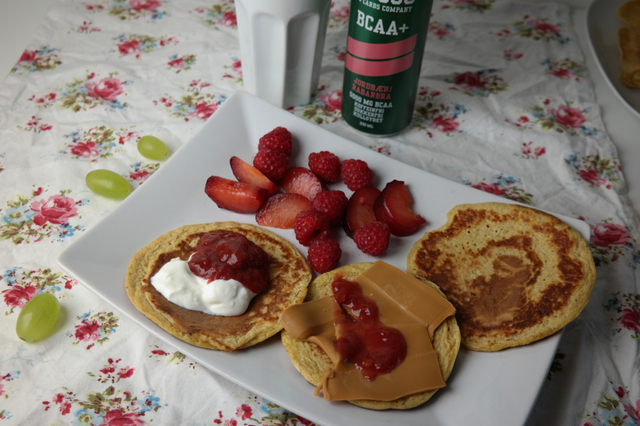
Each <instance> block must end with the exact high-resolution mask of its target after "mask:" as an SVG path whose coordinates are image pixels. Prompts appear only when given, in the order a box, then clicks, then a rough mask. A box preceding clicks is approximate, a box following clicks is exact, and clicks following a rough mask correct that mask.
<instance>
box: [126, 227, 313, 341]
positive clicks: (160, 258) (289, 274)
mask: <svg viewBox="0 0 640 426" xmlns="http://www.w3.org/2000/svg"><path fill="white" fill-rule="evenodd" d="M215 230H227V231H233V232H237V233H239V234H242V235H244V236H245V237H246V238H247V239H248V240H249V241H251V242H253V243H255V244H257V245H258V246H259V247H261V248H262V249H263V250H264V251H265V252H266V253H267V254H268V255H269V260H270V264H269V269H270V277H269V283H268V284H267V287H266V288H265V289H264V290H263V291H262V292H261V293H259V294H258V295H257V296H255V297H254V298H253V300H252V301H251V303H250V304H249V307H248V308H247V311H246V312H245V313H244V314H243V315H239V316H229V317H225V316H216V315H209V314H205V313H204V312H199V311H192V310H189V309H185V308H182V307H180V306H178V305H176V304H174V303H172V302H170V301H168V300H167V299H166V298H165V297H164V296H162V294H160V293H159V292H158V291H157V290H156V289H155V288H154V287H153V286H152V285H151V284H150V278H151V277H152V276H153V275H154V274H155V273H156V272H157V271H158V270H159V269H160V268H161V267H162V266H163V265H164V264H165V263H167V262H169V261H170V260H171V259H173V258H176V257H179V258H181V259H182V260H187V259H188V258H189V256H190V255H191V253H192V252H193V251H194V248H195V245H196V244H197V242H198V240H199V238H200V237H201V236H202V235H204V234H206V233H208V232H211V231H215ZM311 277H312V272H311V268H310V267H309V264H308V263H307V261H306V259H305V258H304V257H303V256H302V255H301V254H300V252H299V251H298V250H297V249H296V248H295V247H294V246H293V245H292V244H291V243H289V242H288V241H287V240H285V239H284V238H282V237H280V236H278V235H276V234H274V233H273V232H271V231H268V230H266V229H262V228H260V227H258V226H254V225H247V224H240V223H235V222H218V223H210V224H200V225H186V226H183V227H180V228H178V229H176V230H173V231H171V232H168V233H166V234H164V235H162V236H160V237H159V238H157V239H156V240H154V241H152V242H151V243H150V244H149V245H147V246H146V247H144V248H143V249H142V250H140V251H139V252H138V253H137V254H136V255H135V256H134V257H133V259H132V260H131V263H130V264H129V269H128V271H127V277H126V290H127V294H128V295H129V299H130V300H131V302H132V303H133V305H134V306H135V307H136V308H137V309H138V310H139V311H140V312H142V313H143V314H144V315H145V316H146V317H147V318H149V319H150V320H151V321H153V322H154V323H156V324H157V325H158V326H160V327H161V328H163V329H164V330H165V331H167V332H168V333H170V334H171V335H173V336H175V337H177V338H178V339H180V340H183V341H185V342H187V343H190V344H192V345H195V346H199V347H202V348H209V349H219V350H225V351H231V350H236V349H241V348H246V347H248V346H252V345H255V344H256V343H259V342H262V341H263V340H265V339H267V338H269V337H271V336H273V335H274V334H276V333H278V332H279V331H280V330H281V329H282V322H281V321H280V315H281V314H282V312H283V311H284V310H285V309H286V308H287V307H289V306H290V305H292V304H296V303H301V302H302V301H303V300H304V297H305V295H306V294H307V286H308V285H309V282H310V281H311Z"/></svg>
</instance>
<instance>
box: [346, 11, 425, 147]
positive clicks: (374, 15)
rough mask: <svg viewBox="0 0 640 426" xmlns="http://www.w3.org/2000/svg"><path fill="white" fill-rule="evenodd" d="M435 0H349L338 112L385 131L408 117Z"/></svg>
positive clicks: (364, 127)
mask: <svg viewBox="0 0 640 426" xmlns="http://www.w3.org/2000/svg"><path fill="white" fill-rule="evenodd" d="M432 4H433V0H351V10H350V15H349V36H348V38H347V56H346V63H345V70H344V86H343V90H342V116H343V117H344V119H345V121H346V122H347V123H348V124H349V125H350V126H352V127H353V128H355V129H356V130H359V131H361V132H364V133H367V134H370V135H372V136H388V135H392V134H395V133H398V132H400V131H401V130H403V129H404V128H405V127H407V126H408V125H409V123H411V118H412V117H413V108H414V106H415V100H416V94H417V90H418V78H419V77H420V67H421V65H422V56H423V53H424V45H425V42H426V40H427V31H428V29H429V18H430V16H431V6H432Z"/></svg>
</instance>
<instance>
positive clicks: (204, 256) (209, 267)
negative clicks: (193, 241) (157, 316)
mask: <svg viewBox="0 0 640 426" xmlns="http://www.w3.org/2000/svg"><path fill="white" fill-rule="evenodd" d="M189 269H190V270H191V272H192V273H193V274H194V275H197V276H199V277H202V278H204V279H206V280H208V281H209V282H212V281H215V280H236V281H239V282H240V283H241V284H242V285H243V286H245V287H246V288H247V289H248V290H251V291H252V292H254V293H260V292H261V291H262V290H264V288H265V287H266V286H267V283H268V282H269V255H267V253H266V252H265V251H264V250H262V249H261V248H260V247H258V246H257V245H256V244H254V243H253V242H251V241H249V240H248V239H247V238H246V237H245V236H244V235H240V234H238V233H235V232H231V231H214V232H209V233H208V234H205V235H203V236H202V237H201V238H200V240H199V241H198V244H197V245H196V250H195V251H194V252H193V254H192V255H191V258H190V259H189Z"/></svg>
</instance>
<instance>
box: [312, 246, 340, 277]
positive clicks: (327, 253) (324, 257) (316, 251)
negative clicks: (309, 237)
mask: <svg viewBox="0 0 640 426" xmlns="http://www.w3.org/2000/svg"><path fill="white" fill-rule="evenodd" d="M341 256H342V250H341V249H340V244H339V243H338V242H337V241H335V240H332V239H331V238H326V237H325V238H316V239H315V240H313V242H312V243H311V246H310V247H309V252H308V253H307V259H308V260H309V263H310V264H311V267H312V268H313V269H315V270H316V271H318V272H319V273H321V274H323V273H325V272H329V271H330V270H332V269H334V268H335V267H336V266H338V262H339V261H340V257H341Z"/></svg>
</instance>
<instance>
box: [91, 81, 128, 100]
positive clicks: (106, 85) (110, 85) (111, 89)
mask: <svg viewBox="0 0 640 426" xmlns="http://www.w3.org/2000/svg"><path fill="white" fill-rule="evenodd" d="M84 86H85V87H86V88H87V89H89V92H88V93H87V95H88V96H90V97H92V98H101V99H104V100H105V101H109V102H111V101H114V100H115V99H116V98H117V97H118V95H121V94H122V93H123V92H124V89H123V88H122V83H121V82H120V80H118V79H117V78H113V77H109V78H103V79H102V80H100V81H99V82H98V83H93V82H88V83H85V85H84Z"/></svg>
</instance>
